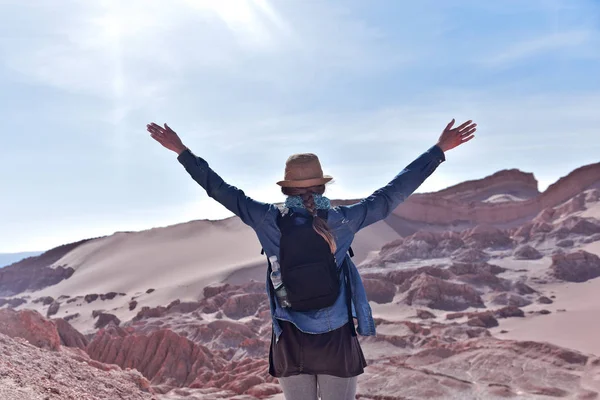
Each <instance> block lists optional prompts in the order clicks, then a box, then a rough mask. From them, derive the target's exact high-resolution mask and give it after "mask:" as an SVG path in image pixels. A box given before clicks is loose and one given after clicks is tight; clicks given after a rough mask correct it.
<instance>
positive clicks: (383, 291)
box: [363, 279, 396, 304]
mask: <svg viewBox="0 0 600 400" xmlns="http://www.w3.org/2000/svg"><path fill="white" fill-rule="evenodd" d="M363 284H364V286H365V291H366V293H367V299H368V300H369V301H373V302H375V303H379V304H385V303H391V302H392V300H393V299H394V296H395V295H396V285H394V284H393V283H392V282H389V281H384V280H381V279H363Z"/></svg>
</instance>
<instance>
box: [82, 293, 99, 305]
mask: <svg viewBox="0 0 600 400" xmlns="http://www.w3.org/2000/svg"><path fill="white" fill-rule="evenodd" d="M83 299H84V300H85V301H86V302H88V303H91V302H92V301H96V300H98V295H97V294H86V295H85V297H84V298H83Z"/></svg>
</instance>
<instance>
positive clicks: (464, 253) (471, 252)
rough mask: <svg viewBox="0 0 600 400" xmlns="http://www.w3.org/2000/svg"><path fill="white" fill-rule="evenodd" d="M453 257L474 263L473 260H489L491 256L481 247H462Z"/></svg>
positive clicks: (456, 259)
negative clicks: (480, 248)
mask: <svg viewBox="0 0 600 400" xmlns="http://www.w3.org/2000/svg"><path fill="white" fill-rule="evenodd" d="M452 259H453V260H454V261H460V262H466V263H473V262H487V261H488V260H489V259H490V256H489V255H488V254H487V253H486V252H484V251H483V250H479V249H460V250H456V251H455V252H454V253H452Z"/></svg>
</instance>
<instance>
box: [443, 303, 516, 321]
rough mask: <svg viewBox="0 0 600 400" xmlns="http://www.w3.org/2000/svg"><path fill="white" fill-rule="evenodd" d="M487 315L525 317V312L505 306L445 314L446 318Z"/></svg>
mask: <svg viewBox="0 0 600 400" xmlns="http://www.w3.org/2000/svg"><path fill="white" fill-rule="evenodd" d="M487 316H493V317H496V318H512V317H519V318H523V317H525V313H524V312H523V310H521V309H520V308H519V307H516V306H507V307H502V308H498V309H495V310H491V311H482V312H457V313H450V314H446V319H448V320H453V319H458V318H463V317H467V318H468V319H473V318H484V319H485V318H487Z"/></svg>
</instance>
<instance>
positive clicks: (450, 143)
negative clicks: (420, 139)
mask: <svg viewBox="0 0 600 400" xmlns="http://www.w3.org/2000/svg"><path fill="white" fill-rule="evenodd" d="M453 126H454V119H452V121H450V123H449V124H448V125H447V126H446V129H444V132H442V134H441V136H440V138H439V140H438V143H437V145H438V146H440V148H441V149H442V151H443V152H444V153H445V152H447V151H448V150H451V149H453V148H455V147H457V146H460V145H461V144H463V143H467V142H468V141H469V140H471V139H473V138H474V137H475V135H474V134H475V131H476V130H477V124H475V123H473V121H470V120H469V121H467V122H465V123H463V124H462V125H460V126H458V127H456V128H454V129H452V127H453Z"/></svg>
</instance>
